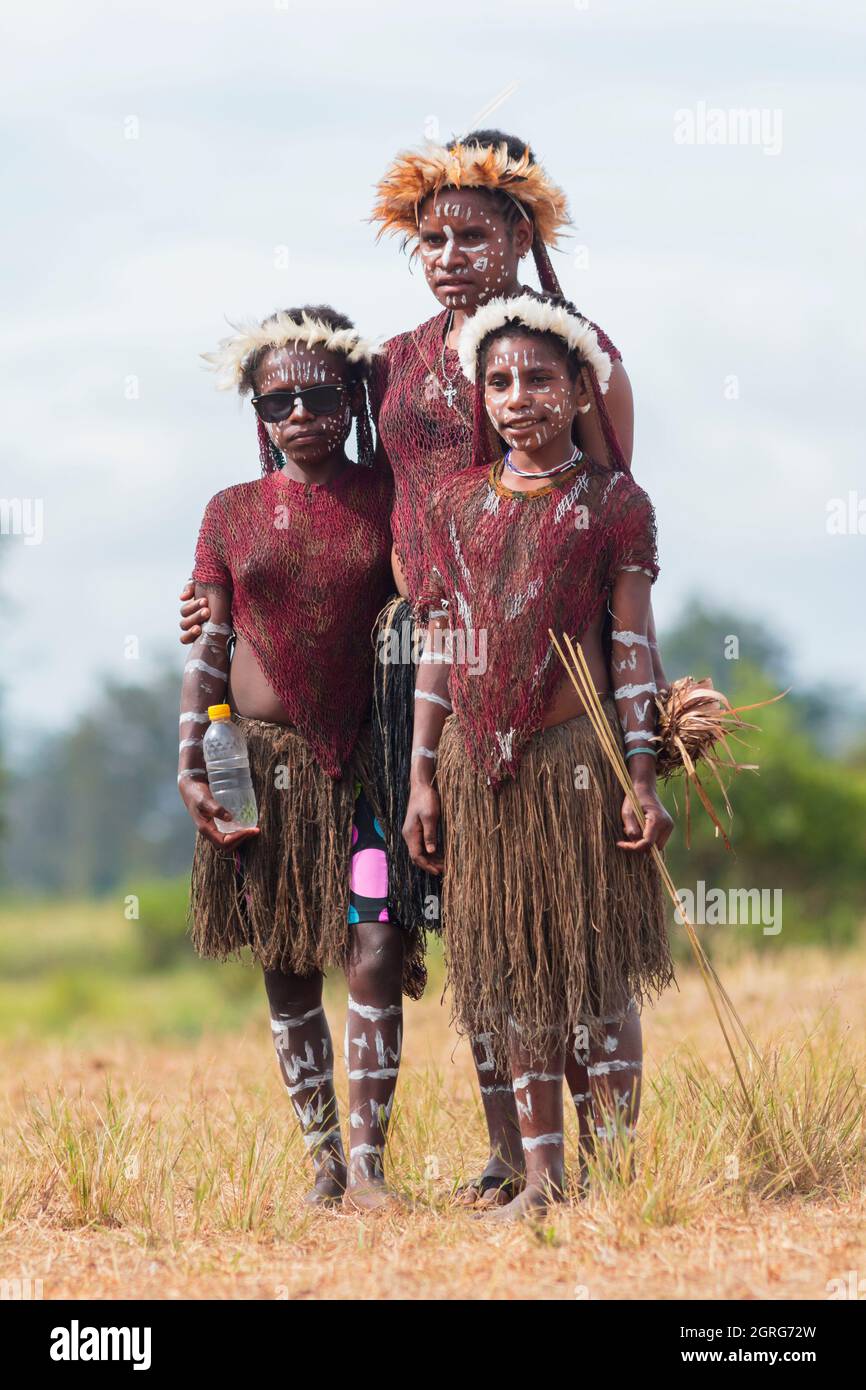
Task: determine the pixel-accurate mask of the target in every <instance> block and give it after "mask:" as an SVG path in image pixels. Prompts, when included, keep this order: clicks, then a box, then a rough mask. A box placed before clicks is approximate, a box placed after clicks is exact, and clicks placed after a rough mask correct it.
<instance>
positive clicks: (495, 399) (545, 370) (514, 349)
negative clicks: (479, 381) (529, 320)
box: [484, 333, 575, 454]
mask: <svg viewBox="0 0 866 1390" xmlns="http://www.w3.org/2000/svg"><path fill="white" fill-rule="evenodd" d="M484 401H485V405H486V407H487V413H488V415H489V416H490V419H491V420H492V422H493V425H494V427H495V428H496V430H497V431H498V433H499V434H501V435H502V437H503V439H504V440H505V442H506V443H507V444H508V445H509V447H510V448H512V449H517V450H520V452H521V453H526V454H531V453H534V452H535V450H536V449H540V448H542V447H543V446H544V445H546V444H549V443H550V442H551V441H552V440H553V439H555V438H556V437H557V435H560V434H561V435H566V434H567V433H568V432H569V431H570V430H571V422H572V420H573V418H574V412H575V387H574V383H573V382H572V381H571V379H570V377H569V375H568V369H567V367H566V364H565V361H564V360H563V358H562V356H561V354H559V353H557V352H556V351H555V350H554V349H553V348H551V347H550V346H549V345H548V344H547V343H546V342H544V341H543V340H542V339H539V338H538V337H536V336H535V335H532V334H526V335H524V334H519V335H518V334H516V333H515V334H514V335H509V336H504V337H502V338H498V339H496V340H495V341H494V342H493V343H492V345H491V348H490V351H489V352H488V354H487V361H486V366H485V372H484ZM564 442H567V441H566V440H564Z"/></svg>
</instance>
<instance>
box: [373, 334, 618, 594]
mask: <svg viewBox="0 0 866 1390" xmlns="http://www.w3.org/2000/svg"><path fill="white" fill-rule="evenodd" d="M447 318H448V312H447V310H444V309H443V310H442V312H441V313H439V314H437V315H436V316H435V318H432V319H428V320H427V322H426V323H422V324H419V326H418V327H417V328H416V329H414V330H413V331H412V332H411V333H399V334H398V335H397V336H396V337H395V338H390V339H389V340H388V342H387V343H386V344H385V351H384V352H383V353H382V354H381V356H379V357H378V358H377V359H376V361H375V362H374V365H373V373H372V377H371V380H370V404H371V407H372V411H373V418H374V420H375V421H376V427H377V429H378V432H379V439H380V441H381V443H382V445H383V446H384V449H385V451H386V453H387V455H388V459H389V462H390V464H391V468H392V470H393V473H394V487H395V492H394V511H393V514H392V517H391V529H392V531H393V534H394V545H395V547H396V550H397V554H398V556H399V558H400V563H401V565H402V566H403V571H404V573H405V575H406V582H407V584H408V586H409V596H410V598H412V599H416V598H417V596H418V595H419V594H420V592H421V590H422V588H423V585H424V581H425V575H426V568H427V567H426V564H425V558H424V552H425V546H424V535H423V520H424V510H425V507H426V505H427V499H428V498H429V496H430V493H431V492H432V490H433V488H434V487H436V486H437V484H439V483H440V482H442V481H443V479H444V478H446V477H447V476H448V474H449V473H453V472H455V471H456V470H457V469H463V468H467V467H468V466H469V464H470V462H471V459H472V412H473V393H474V387H473V386H472V385H471V383H470V382H469V381H467V380H466V377H465V376H464V375H463V372H462V370H461V368H460V362H459V358H458V356H457V352H456V350H455V349H453V348H446V349H445V364H444V366H445V370H444V372H443V364H442V339H443V334H444V332H445V324H446V321H447ZM592 326H593V328H595V331H596V333H597V334H598V340H599V343H600V345H601V347H602V348H603V349H604V351H605V352H607V353H608V354H609V355H610V356H611V358H613V359H614V360H617V359H619V358H620V357H621V354H620V353H619V352H618V351H617V349H616V348H615V347H614V345H613V343H612V342H611V341H610V339H609V338H608V337H607V335H606V334H605V333H604V332H603V331H602V330H601V329H600V328H598V327H597V325H596V324H593V325H592ZM446 379H447V381H448V382H450V383H451V386H452V387H453V390H454V395H453V397H452V399H453V406H449V405H448V402H447V399H446V395H445V388H446Z"/></svg>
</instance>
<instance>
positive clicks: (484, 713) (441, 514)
mask: <svg viewBox="0 0 866 1390" xmlns="http://www.w3.org/2000/svg"><path fill="white" fill-rule="evenodd" d="M501 468H502V464H501V462H499V463H496V464H494V466H493V468H492V469H490V470H487V469H480V468H472V469H469V470H466V471H464V472H463V473H457V474H454V475H453V476H452V477H451V478H449V479H448V480H447V481H446V482H445V483H444V484H443V485H442V486H441V487H440V488H439V489H437V491H436V492H435V493H434V494H433V496H432V497H431V499H430V504H429V507H428V517H427V545H428V555H429V561H430V565H431V579H430V580H429V581H428V585H427V590H428V597H429V598H431V599H433V598H436V599H439V600H441V599H442V598H444V599H446V600H447V602H448V622H449V627H450V629H451V632H452V634H453V665H452V667H451V677H450V688H451V700H452V703H453V706H454V713H455V715H456V716H457V719H458V721H459V725H460V730H461V734H462V738H463V742H464V745H465V747H466V752H467V755H468V757H469V758H470V760H471V762H472V763H473V765H474V766H475V767H476V768H477V769H478V770H479V771H481V772H486V774H487V776H488V778H489V780H490V782H491V783H492V785H493V786H494V787H497V786H499V785H500V784H501V783H502V782H503V781H504V779H505V778H506V777H513V776H514V774H515V772H516V769H517V766H518V763H519V761H520V755H521V752H522V750H523V748H524V745H525V744H526V741H527V739H528V738H529V737H530V736H531V735H532V734H533V733H535V732H536V731H537V730H538V729H540V728H541V724H542V719H543V716H544V712H545V710H546V709H547V707H548V705H549V704H550V701H551V699H552V697H553V694H554V692H555V690H556V688H557V686H558V684H559V682H560V681H561V680H562V678H563V674H564V673H563V671H562V669H561V664H560V662H559V659H558V657H557V656H556V653H555V652H554V649H553V647H552V645H551V642H550V638H549V636H548V629H552V630H553V632H555V633H556V634H557V636H559V635H560V634H561V633H563V632H567V633H568V634H569V636H571V637H572V638H579V637H581V636H582V635H583V633H584V632H585V631H586V629H587V627H588V626H589V625H590V623H591V622H592V620H593V618H595V617H596V615H597V614H598V611H599V609H600V608H601V606H602V605H603V604H604V603H605V601H606V599H607V597H608V594H609V592H610V589H611V587H612V585H613V582H614V577H615V575H616V572H617V571H618V570H620V569H624V568H628V567H631V566H634V567H635V568H639V569H644V570H646V571H647V572H648V573H649V574H650V575H651V577H652V578H653V579H655V577H656V575H657V574H658V564H657V561H656V550H655V517H654V514H653V509H652V504H651V503H650V500H649V498H648V497H647V495H646V493H645V492H643V491H642V489H641V488H639V487H638V485H637V483H635V481H634V479H633V478H632V476H631V474H629V473H623V472H615V473H612V472H611V471H610V469H609V468H603V467H601V466H600V465H598V464H595V463H591V462H589V461H588V460H586V459H584V460H583V463H582V464H581V465H579V467H578V469H577V470H576V471H575V470H571V471H569V473H568V474H566V475H565V477H564V480H563V481H561V482H558V483H556V484H552V485H549V486H548V488H547V489H545V491H544V492H536V493H533V494H529V495H528V494H525V493H523V494H521V493H516V494H515V493H510V492H509V491H508V489H507V488H503V487H502V484H501V483H500V482H499V481H498V477H497V475H498V474H499V473H500V472H501ZM485 643H486V646H485Z"/></svg>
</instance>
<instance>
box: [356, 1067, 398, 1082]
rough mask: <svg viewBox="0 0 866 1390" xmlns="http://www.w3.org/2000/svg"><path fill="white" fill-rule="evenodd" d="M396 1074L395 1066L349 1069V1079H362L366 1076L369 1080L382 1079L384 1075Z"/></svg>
mask: <svg viewBox="0 0 866 1390" xmlns="http://www.w3.org/2000/svg"><path fill="white" fill-rule="evenodd" d="M396 1075H397V1068H396V1067H380V1069H379V1070H378V1071H350V1072H349V1080H350V1081H363V1080H364V1078H365V1077H368V1078H369V1079H370V1080H371V1081H384V1080H385V1078H386V1077H388V1076H396Z"/></svg>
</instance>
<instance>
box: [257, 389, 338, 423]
mask: <svg viewBox="0 0 866 1390" xmlns="http://www.w3.org/2000/svg"><path fill="white" fill-rule="evenodd" d="M345 390H346V388H345V386H340V385H337V386H332V385H325V386H307V387H306V388H305V389H304V390H303V391H269V392H268V394H267V395H265V396H253V405H254V406H255V408H256V412H257V413H258V417H259V419H260V420H263V421H264V422H265V424H266V425H275V424H276V423H277V421H278V420H286V419H287V418H288V417H289V416H290V415H291V413H292V411H293V410H294V408H295V401H300V402H301V404H302V406H303V407H304V410H308V411H309V412H310V414H311V415H333V413H334V411H335V410H339V408H340V405H341V402H342V396H343V393H344V392H345Z"/></svg>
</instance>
